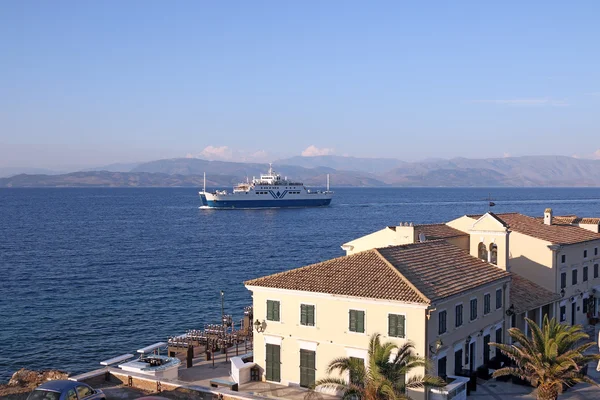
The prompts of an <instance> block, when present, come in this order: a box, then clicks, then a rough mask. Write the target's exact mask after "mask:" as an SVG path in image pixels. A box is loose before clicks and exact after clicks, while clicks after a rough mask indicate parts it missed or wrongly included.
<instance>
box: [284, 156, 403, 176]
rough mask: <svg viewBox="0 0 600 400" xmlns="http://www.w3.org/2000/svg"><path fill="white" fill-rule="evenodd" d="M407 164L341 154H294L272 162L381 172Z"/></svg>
mask: <svg viewBox="0 0 600 400" xmlns="http://www.w3.org/2000/svg"><path fill="white" fill-rule="evenodd" d="M406 164H408V163H407V162H405V161H401V160H398V159H395V158H359V157H342V156H314V157H303V156H296V157H291V158H284V159H281V160H277V161H275V162H274V165H297V166H300V167H305V168H316V167H329V168H333V169H337V170H346V171H360V172H368V173H371V174H381V173H384V172H387V171H389V170H391V169H394V168H398V167H401V166H404V165H406Z"/></svg>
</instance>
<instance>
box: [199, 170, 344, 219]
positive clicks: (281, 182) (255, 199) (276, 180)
mask: <svg viewBox="0 0 600 400" xmlns="http://www.w3.org/2000/svg"><path fill="white" fill-rule="evenodd" d="M199 194H200V200H201V201H202V207H203V208H282V207H323V206H328V205H329V204H330V203H331V199H332V198H333V192H331V191H330V190H329V175H327V190H326V191H320V190H316V191H312V190H309V189H306V188H305V187H304V184H303V183H301V182H293V181H290V180H288V179H287V178H285V179H281V175H279V174H277V173H275V172H274V171H273V166H272V165H271V164H269V172H268V173H266V174H264V175H263V174H261V175H260V178H252V182H246V183H240V184H238V185H237V186H236V187H234V188H233V192H231V193H229V192H227V191H225V190H217V191H214V192H212V193H209V192H207V191H206V174H204V188H203V189H202V191H201V192H199Z"/></svg>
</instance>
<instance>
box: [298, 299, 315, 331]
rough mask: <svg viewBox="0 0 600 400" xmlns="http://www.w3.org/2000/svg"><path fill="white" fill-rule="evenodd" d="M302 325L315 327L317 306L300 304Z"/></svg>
mask: <svg viewBox="0 0 600 400" xmlns="http://www.w3.org/2000/svg"><path fill="white" fill-rule="evenodd" d="M300 324H301V325H305V326H315V306H313V305H311V304H300Z"/></svg>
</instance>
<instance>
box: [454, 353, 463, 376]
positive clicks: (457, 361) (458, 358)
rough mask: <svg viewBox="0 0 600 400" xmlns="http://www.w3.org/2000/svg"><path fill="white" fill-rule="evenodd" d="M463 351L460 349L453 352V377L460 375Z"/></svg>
mask: <svg viewBox="0 0 600 400" xmlns="http://www.w3.org/2000/svg"><path fill="white" fill-rule="evenodd" d="M462 358H463V351H462V349H460V350H457V351H455V352H454V375H460V374H461V372H462V369H463V367H462V366H463V362H462Z"/></svg>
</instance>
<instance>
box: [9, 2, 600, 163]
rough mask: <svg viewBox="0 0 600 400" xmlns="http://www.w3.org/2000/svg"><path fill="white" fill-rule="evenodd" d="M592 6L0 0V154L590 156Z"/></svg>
mask: <svg viewBox="0 0 600 400" xmlns="http://www.w3.org/2000/svg"><path fill="white" fill-rule="evenodd" d="M598 15H600V2H598V1H573V2H565V1H527V2H523V1H504V2H487V1H452V2H450V1H435V2H433V1H431V2H408V1H389V2H387V1H377V2H364V1H363V2H354V1H337V0H332V1H311V0H307V1H296V2H292V1H258V0H257V1H235V2H234V1H212V2H211V1H176V2H169V1H153V0H144V1H134V0H128V1H116V0H105V1H97V2H92V1H61V0H57V1H52V2H50V1H28V0H21V1H3V2H0V166H4V167H6V166H13V167H14V166H28V167H47V168H54V167H58V166H63V167H64V166H99V165H105V164H110V163H116V162H139V161H149V160H155V159H160V158H174V157H186V156H187V157H202V158H209V159H236V160H247V161H254V160H256V161H268V160H274V159H277V158H281V157H289V156H295V155H301V154H303V155H308V156H310V155H319V154H335V155H342V156H344V155H351V156H357V157H394V158H400V159H403V160H408V161H414V160H420V159H427V158H438V157H440V158H452V157H472V158H484V157H507V156H521V155H538V154H539V155H542V154H543V155H548V154H552V155H567V156H572V155H576V156H578V157H588V158H593V157H597V158H600V128H599V127H600V24H599V23H598Z"/></svg>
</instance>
